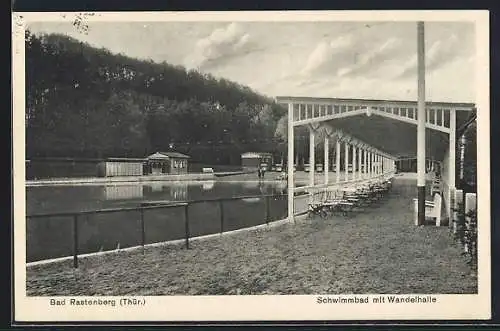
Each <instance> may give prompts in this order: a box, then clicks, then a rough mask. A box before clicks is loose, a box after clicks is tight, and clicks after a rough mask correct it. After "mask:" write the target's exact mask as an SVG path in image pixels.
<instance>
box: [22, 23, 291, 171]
mask: <svg viewBox="0 0 500 331" xmlns="http://www.w3.org/2000/svg"><path fill="white" fill-rule="evenodd" d="M26 82H27V83H26V127H27V130H26V132H27V137H26V142H27V143H26V154H27V155H26V156H27V158H28V159H31V158H37V157H48V156H50V157H74V158H102V157H144V156H146V155H148V154H149V153H154V152H155V151H159V150H162V151H166V150H170V149H174V150H176V151H179V152H182V153H186V154H189V155H190V156H191V157H192V158H193V161H195V162H205V163H213V164H238V163H239V162H240V154H241V153H242V152H246V151H251V150H254V151H269V152H277V151H279V150H280V149H283V148H284V144H283V143H282V137H281V136H280V135H275V132H276V127H277V124H278V121H279V119H280V118H282V117H283V115H284V114H285V113H286V109H285V108H283V107H282V106H280V105H278V104H276V103H275V102H274V100H273V99H271V98H269V97H266V96H263V95H261V94H258V93H256V92H254V91H252V90H251V89H250V88H248V87H246V86H242V85H240V84H237V83H235V82H232V81H229V80H226V79H224V78H220V79H217V78H215V77H213V76H211V75H210V74H204V73H200V72H197V71H194V70H189V71H188V70H186V69H185V68H184V67H181V66H173V65H171V64H168V63H165V62H163V63H154V62H152V61H142V60H137V59H133V58H129V57H126V56H124V55H121V54H111V53H110V52H109V51H108V50H106V49H97V48H94V47H91V46H90V45H88V44H86V43H82V42H80V41H78V40H76V39H73V38H70V37H67V36H63V35H56V34H50V35H34V34H31V33H30V32H27V33H26Z"/></svg>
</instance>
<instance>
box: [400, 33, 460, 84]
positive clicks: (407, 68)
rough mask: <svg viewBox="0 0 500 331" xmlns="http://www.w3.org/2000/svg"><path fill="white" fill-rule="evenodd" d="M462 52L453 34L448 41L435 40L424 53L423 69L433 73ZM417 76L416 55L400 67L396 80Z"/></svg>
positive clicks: (458, 41)
mask: <svg viewBox="0 0 500 331" xmlns="http://www.w3.org/2000/svg"><path fill="white" fill-rule="evenodd" d="M463 53H464V50H463V48H462V47H461V45H460V40H459V39H458V37H457V36H456V35H455V34H452V35H451V36H450V37H449V38H448V39H445V40H437V41H435V42H434V43H433V44H432V45H431V47H429V49H428V50H426V52H425V69H426V71H428V72H430V71H434V70H437V69H440V68H441V67H443V66H446V65H448V64H450V63H452V62H454V61H455V60H456V59H457V58H459V57H460V56H461V55H463ZM416 74H417V55H416V54H414V55H412V56H411V57H410V58H408V59H407V60H406V61H405V62H404V63H403V64H402V65H401V67H400V73H399V75H398V78H408V77H411V76H414V75H416Z"/></svg>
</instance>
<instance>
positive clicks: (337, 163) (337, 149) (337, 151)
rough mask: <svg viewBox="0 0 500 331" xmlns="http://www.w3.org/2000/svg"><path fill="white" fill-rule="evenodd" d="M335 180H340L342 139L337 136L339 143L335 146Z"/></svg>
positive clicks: (337, 181)
mask: <svg viewBox="0 0 500 331" xmlns="http://www.w3.org/2000/svg"><path fill="white" fill-rule="evenodd" d="M335 176H336V179H335V182H336V183H339V182H340V140H339V138H338V137H337V143H336V146H335Z"/></svg>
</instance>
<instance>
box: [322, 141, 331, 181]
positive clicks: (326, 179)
mask: <svg viewBox="0 0 500 331" xmlns="http://www.w3.org/2000/svg"><path fill="white" fill-rule="evenodd" d="M329 145H330V141H329V137H328V135H325V144H324V149H325V160H324V164H323V171H324V175H325V184H328V170H329V169H328V168H329V167H330V165H329V164H328V163H329V162H328V161H329V160H328V158H329V155H328V152H329V149H330V146H329Z"/></svg>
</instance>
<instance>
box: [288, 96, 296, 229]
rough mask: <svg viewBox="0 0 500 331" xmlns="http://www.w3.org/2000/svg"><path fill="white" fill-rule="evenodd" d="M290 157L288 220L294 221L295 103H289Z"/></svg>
mask: <svg viewBox="0 0 500 331" xmlns="http://www.w3.org/2000/svg"><path fill="white" fill-rule="evenodd" d="M287 135H288V137H287V139H288V158H287V167H288V168H287V170H288V220H289V221H293V220H294V218H293V214H294V204H293V202H294V201H293V199H294V192H293V191H294V182H295V181H294V178H293V175H294V173H293V152H294V150H293V149H294V146H293V140H294V137H293V136H294V132H293V104H292V103H289V104H288V134H287Z"/></svg>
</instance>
